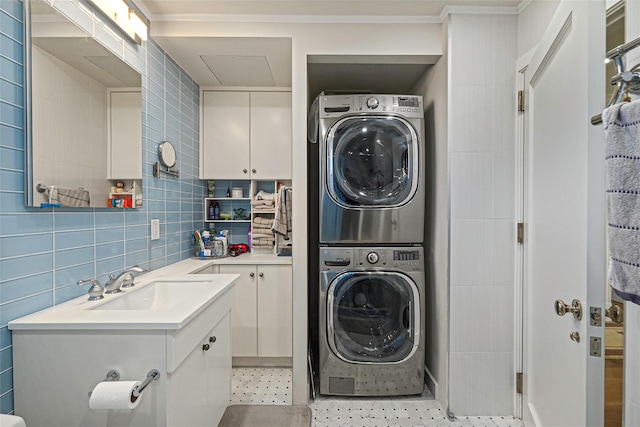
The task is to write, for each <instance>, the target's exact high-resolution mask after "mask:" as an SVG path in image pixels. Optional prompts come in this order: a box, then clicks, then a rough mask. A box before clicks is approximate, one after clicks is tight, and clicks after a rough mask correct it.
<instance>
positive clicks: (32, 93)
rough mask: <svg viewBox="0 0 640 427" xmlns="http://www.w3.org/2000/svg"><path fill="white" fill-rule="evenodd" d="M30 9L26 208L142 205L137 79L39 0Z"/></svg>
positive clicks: (140, 134)
mask: <svg viewBox="0 0 640 427" xmlns="http://www.w3.org/2000/svg"><path fill="white" fill-rule="evenodd" d="M29 6H30V11H27V10H26V14H25V15H26V16H28V17H30V21H29V22H30V29H31V37H30V40H29V42H30V44H28V47H29V48H30V57H29V55H27V56H28V57H29V58H28V61H29V65H30V67H27V70H28V69H29V68H30V72H31V73H30V75H27V76H26V79H25V80H26V82H27V94H28V95H27V96H28V98H27V99H29V100H30V101H29V105H28V110H27V115H28V117H30V123H31V124H30V129H31V131H30V132H29V134H28V136H27V155H26V156H25V157H26V162H27V165H26V175H27V178H26V182H27V185H26V191H25V193H26V204H27V206H34V207H122V208H133V207H139V206H141V205H142V96H141V93H142V92H141V86H142V79H141V76H140V73H138V72H137V71H136V70H134V69H133V68H132V67H130V66H129V65H128V64H126V63H125V62H124V61H122V60H121V59H120V58H118V57H117V56H116V55H114V54H113V53H112V52H111V51H109V50H108V49H106V48H105V47H103V46H102V45H101V44H100V43H98V42H97V41H96V40H95V39H93V38H92V37H89V36H88V35H87V34H86V33H85V32H84V31H83V30H82V29H80V28H79V27H78V26H76V25H75V24H74V23H73V22H71V21H69V20H68V19H67V18H66V17H64V16H63V15H62V14H61V13H60V12H59V11H57V10H56V9H54V8H53V7H51V6H50V5H48V4H46V3H44V2H43V1H42V0H33V1H31V2H25V8H29ZM29 107H30V108H29Z"/></svg>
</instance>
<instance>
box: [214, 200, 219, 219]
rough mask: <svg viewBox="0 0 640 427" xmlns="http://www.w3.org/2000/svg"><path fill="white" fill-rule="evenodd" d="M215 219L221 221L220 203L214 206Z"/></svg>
mask: <svg viewBox="0 0 640 427" xmlns="http://www.w3.org/2000/svg"><path fill="white" fill-rule="evenodd" d="M213 219H220V205H218V202H216V203H215V204H214V205H213Z"/></svg>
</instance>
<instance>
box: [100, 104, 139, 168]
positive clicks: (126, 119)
mask: <svg viewBox="0 0 640 427" xmlns="http://www.w3.org/2000/svg"><path fill="white" fill-rule="evenodd" d="M108 178H109V179H142V95H141V92H140V91H124V92H117V91H113V92H110V93H109V176H108Z"/></svg>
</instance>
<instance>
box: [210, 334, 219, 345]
mask: <svg viewBox="0 0 640 427" xmlns="http://www.w3.org/2000/svg"><path fill="white" fill-rule="evenodd" d="M217 340H218V338H216V337H215V336H210V337H209V342H210V343H214V342H216V341H217Z"/></svg>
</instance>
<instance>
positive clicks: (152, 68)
mask: <svg viewBox="0 0 640 427" xmlns="http://www.w3.org/2000/svg"><path fill="white" fill-rule="evenodd" d="M22 7H23V6H22V1H20V0H2V1H0V413H12V412H13V369H12V365H13V359H12V348H11V331H10V330H8V328H7V323H8V322H10V321H11V320H13V319H16V318H18V317H21V316H24V315H27V314H31V313H33V312H35V311H38V310H41V309H44V308H47V307H50V306H52V305H55V304H59V303H62V302H64V301H67V300H69V299H71V298H75V297H78V296H81V295H82V294H84V293H86V291H87V286H84V287H80V286H77V285H76V284H75V283H76V281H77V280H79V279H85V278H90V277H97V278H98V279H99V280H100V281H101V282H102V283H104V282H105V281H106V280H107V278H108V275H109V274H113V273H118V272H120V271H121V270H122V269H124V268H125V267H128V266H131V265H134V264H140V265H142V266H143V267H146V268H149V269H156V268H159V267H164V266H165V265H168V264H171V263H173V262H177V261H180V260H182V259H186V258H188V257H190V256H191V252H192V248H191V233H192V230H194V229H196V228H202V224H203V220H204V218H203V210H202V198H203V197H204V195H205V194H206V188H205V186H204V185H203V182H202V181H200V180H199V179H198V150H199V149H198V129H199V110H198V109H199V88H198V85H197V84H196V83H195V82H194V81H193V80H192V79H191V78H190V77H189V76H188V75H187V74H186V73H185V72H184V71H183V70H182V69H181V68H180V67H179V66H178V65H177V64H176V63H175V62H174V61H173V60H172V59H171V58H170V57H169V56H168V55H167V54H166V53H165V52H164V51H163V50H162V49H161V48H160V47H159V46H158V45H157V44H156V43H154V42H153V41H149V42H148V43H146V44H145V46H143V48H142V49H139V50H140V52H141V53H140V54H141V55H142V58H143V59H144V60H145V62H146V70H145V72H144V73H143V78H142V81H143V83H142V86H143V89H142V98H143V188H144V207H143V208H141V209H132V210H126V211H123V210H106V209H91V210H82V211H79V210H75V211H69V210H55V209H48V210H43V209H34V208H25V207H24V172H25V171H24V163H25V162H24V153H25V145H24V117H23V114H24V109H23V107H24V83H23V82H24V76H23V64H24V59H23V58H24V46H23V10H22ZM165 140H169V141H171V142H172V143H173V144H174V146H175V147H176V151H177V158H178V161H177V165H176V168H177V169H178V170H180V177H179V178H174V177H171V176H169V175H163V176H162V177H160V178H159V179H156V178H154V177H153V175H152V170H153V169H152V168H153V163H154V162H155V161H156V160H157V151H158V144H159V143H160V142H162V141H165ZM156 218H157V219H159V220H160V232H161V238H160V240H154V241H151V240H150V236H149V234H150V226H149V223H150V220H151V219H156Z"/></svg>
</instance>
